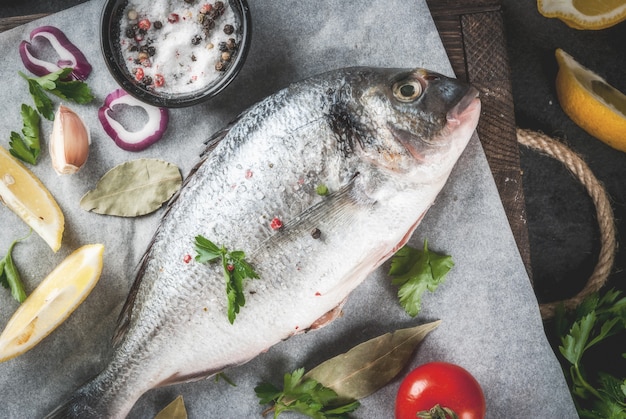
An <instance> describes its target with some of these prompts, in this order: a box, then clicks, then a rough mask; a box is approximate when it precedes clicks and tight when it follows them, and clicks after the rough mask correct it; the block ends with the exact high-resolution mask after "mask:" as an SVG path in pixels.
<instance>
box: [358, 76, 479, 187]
mask: <svg viewBox="0 0 626 419" xmlns="http://www.w3.org/2000/svg"><path fill="white" fill-rule="evenodd" d="M359 94H360V97H359V98H358V99H357V100H358V101H359V102H360V107H361V109H362V112H363V119H364V120H367V121H368V123H367V125H368V126H370V127H373V128H372V130H371V131H370V132H369V134H368V135H367V136H366V137H367V138H368V140H367V141H361V143H360V144H361V149H360V152H361V153H362V154H361V158H363V159H367V160H370V161H374V162H375V163H376V164H377V165H378V166H379V167H380V168H382V170H386V171H390V172H393V173H397V174H401V175H403V176H406V175H407V174H408V175H410V177H411V178H414V179H419V181H420V182H428V183H430V182H432V181H433V180H435V179H434V178H437V179H445V178H447V177H448V175H449V173H450V171H451V170H452V167H453V166H454V164H455V163H456V161H457V160H458V158H459V156H460V155H461V153H462V152H463V150H464V149H465V147H466V146H467V144H468V142H469V139H470V138H471V136H472V134H473V132H474V130H475V129H476V125H477V124H478V119H479V115H480V99H479V97H478V90H476V89H475V88H474V87H472V86H470V85H469V84H467V83H464V82H461V81H459V80H457V79H453V78H449V77H446V76H444V75H441V74H438V73H435V72H431V71H428V70H424V69H419V68H418V69H413V70H394V69H384V70H381V72H380V73H379V79H378V81H377V82H375V83H374V82H372V83H370V86H369V87H368V88H366V89H363V90H362V91H361V92H360V93H359Z"/></svg>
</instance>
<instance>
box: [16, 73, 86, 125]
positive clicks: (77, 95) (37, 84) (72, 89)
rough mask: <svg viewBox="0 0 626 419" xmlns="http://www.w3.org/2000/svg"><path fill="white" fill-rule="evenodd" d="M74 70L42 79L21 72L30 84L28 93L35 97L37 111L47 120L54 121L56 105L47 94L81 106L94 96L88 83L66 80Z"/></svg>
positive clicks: (51, 74)
mask: <svg viewBox="0 0 626 419" xmlns="http://www.w3.org/2000/svg"><path fill="white" fill-rule="evenodd" d="M71 72H72V68H69V67H68V68H62V69H60V70H58V71H55V72H52V73H50V74H46V75H45V76H41V77H29V76H27V75H26V74H24V73H22V72H21V71H20V72H19V74H20V76H22V77H23V78H24V79H26V81H27V82H28V91H29V92H30V95H31V96H32V97H33V101H34V102H35V107H36V108H37V111H39V113H40V114H41V115H42V116H43V117H44V118H46V119H48V120H50V121H52V120H53V119H54V105H53V103H52V100H51V99H50V98H49V97H48V95H47V94H46V92H49V93H52V94H54V95H56V96H58V97H60V98H61V99H63V100H71V101H73V102H76V103H79V104H85V103H89V102H91V101H92V100H93V98H94V96H93V94H92V93H91V89H90V88H89V86H88V85H87V83H85V82H83V81H80V80H69V81H68V80H66V79H67V77H68V76H69V75H70V73H71Z"/></svg>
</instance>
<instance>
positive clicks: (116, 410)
mask: <svg viewBox="0 0 626 419" xmlns="http://www.w3.org/2000/svg"><path fill="white" fill-rule="evenodd" d="M110 384H111V380H110V379H109V377H108V374H107V372H106V371H104V372H102V373H101V374H100V375H98V376H96V377H95V378H94V379H93V380H91V381H90V382H88V383H87V384H85V385H84V386H82V387H80V388H79V389H78V390H76V391H75V392H74V394H72V395H71V396H70V398H69V399H68V400H66V401H65V402H64V403H63V404H61V405H59V406H58V407H57V408H56V409H54V410H53V411H52V412H50V413H49V414H48V415H46V416H45V419H56V418H66V419H72V418H81V419H82V418H85V419H89V418H93V419H95V418H124V417H126V414H127V413H128V410H130V408H131V407H132V405H133V403H134V402H135V400H136V399H135V400H132V401H130V403H128V397H126V398H124V400H120V399H119V398H118V394H119V392H118V390H119V387H117V386H111V385H110Z"/></svg>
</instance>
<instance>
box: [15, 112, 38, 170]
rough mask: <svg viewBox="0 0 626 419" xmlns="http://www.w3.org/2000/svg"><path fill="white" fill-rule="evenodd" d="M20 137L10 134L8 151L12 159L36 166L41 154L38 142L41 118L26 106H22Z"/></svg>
mask: <svg viewBox="0 0 626 419" xmlns="http://www.w3.org/2000/svg"><path fill="white" fill-rule="evenodd" d="M21 115H22V135H23V136H24V137H22V136H20V134H18V133H17V132H15V131H13V132H11V140H10V142H9V145H10V147H11V148H10V149H9V151H10V152H11V154H12V155H13V156H14V157H17V158H18V159H20V160H22V161H25V162H27V163H30V164H37V158H38V157H39V154H40V152H41V146H40V141H39V134H40V132H39V122H40V120H41V118H40V117H39V114H38V113H37V111H36V110H35V109H33V108H31V107H30V106H28V105H26V104H22V110H21Z"/></svg>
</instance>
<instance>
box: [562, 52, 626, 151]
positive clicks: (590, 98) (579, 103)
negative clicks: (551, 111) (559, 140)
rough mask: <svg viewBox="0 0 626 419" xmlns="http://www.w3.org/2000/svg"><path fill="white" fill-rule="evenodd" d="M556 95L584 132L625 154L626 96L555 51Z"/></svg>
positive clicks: (570, 58) (569, 57) (565, 55)
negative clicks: (556, 67) (557, 65)
mask: <svg viewBox="0 0 626 419" xmlns="http://www.w3.org/2000/svg"><path fill="white" fill-rule="evenodd" d="M556 60H557V62H558V64H559V72H558V73H557V76H556V92H557V96H558V98H559V103H560V104H561V107H562V108H563V110H564V111H565V113H566V114H567V115H568V116H569V117H570V118H571V119H572V120H573V121H574V122H575V123H576V124H577V125H578V126H580V127H581V128H582V129H584V130H585V131H587V132H588V133H589V134H591V135H593V136H594V137H596V138H597V139H599V140H600V141H602V142H604V143H606V144H608V145H609V146H611V147H613V148H615V149H617V150H621V151H624V152H626V95H624V94H623V93H622V92H620V91H619V90H617V89H615V88H614V87H613V86H611V85H610V84H608V83H607V82H606V80H604V79H603V78H602V77H600V76H599V75H597V74H596V73H594V72H593V71H591V70H589V69H588V68H586V67H583V66H582V65H580V64H579V63H578V62H576V60H574V58H572V56H571V55H569V54H568V53H566V52H565V51H563V50H562V49H557V50H556Z"/></svg>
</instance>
